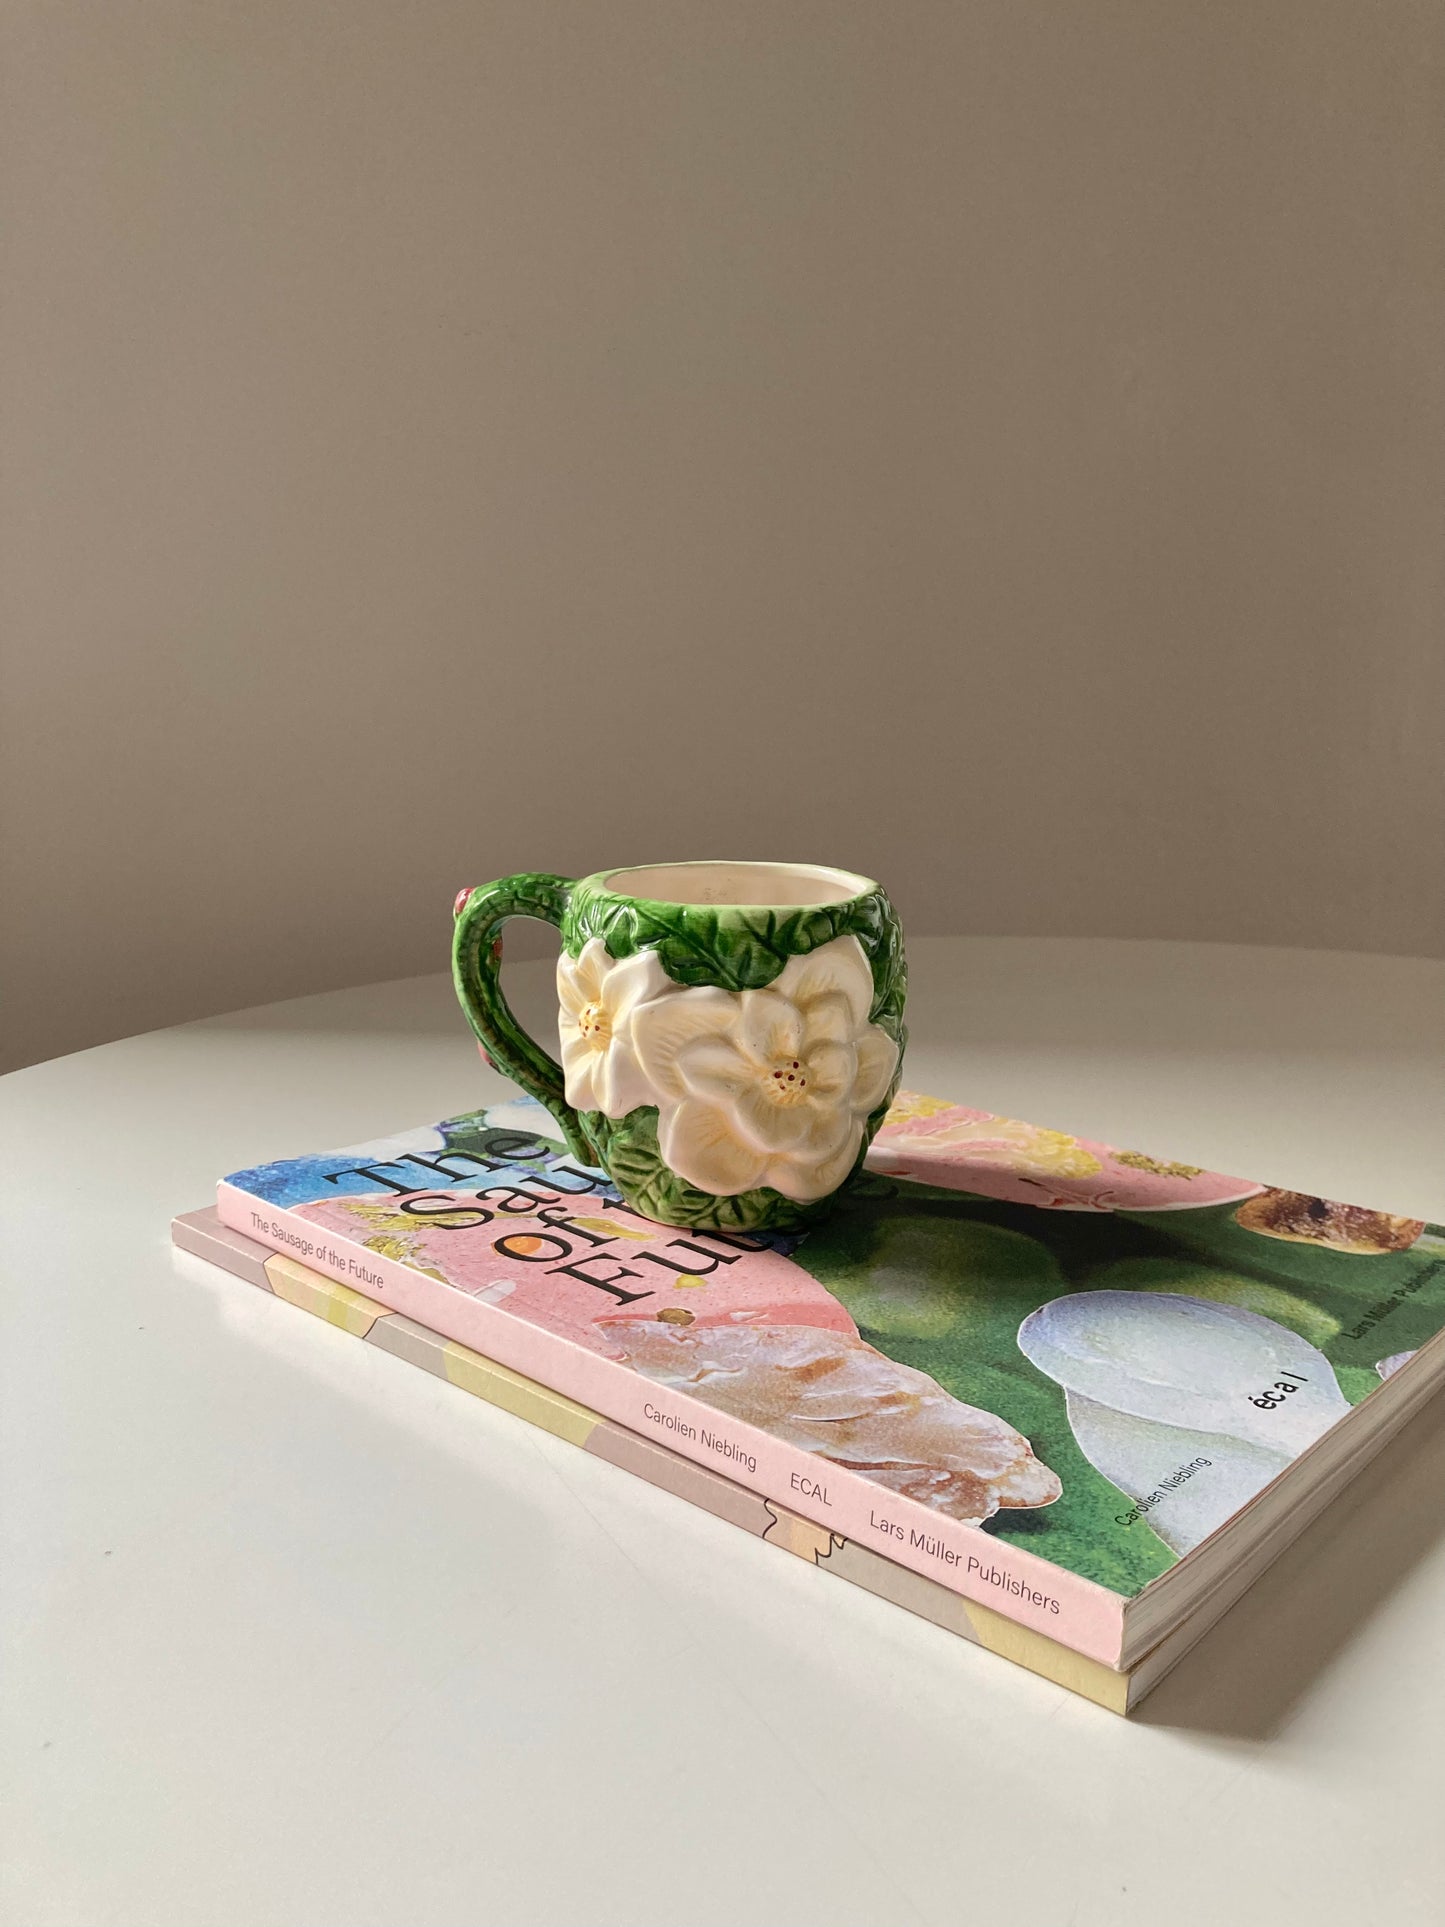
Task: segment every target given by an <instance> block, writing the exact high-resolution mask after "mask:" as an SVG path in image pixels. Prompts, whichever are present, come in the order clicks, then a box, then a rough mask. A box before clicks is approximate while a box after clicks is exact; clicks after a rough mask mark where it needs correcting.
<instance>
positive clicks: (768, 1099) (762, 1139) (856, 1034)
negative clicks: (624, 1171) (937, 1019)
mask: <svg viewBox="0 0 1445 1927" xmlns="http://www.w3.org/2000/svg"><path fill="white" fill-rule="evenodd" d="M872 1001H873V973H872V971H871V970H870V969H869V967H868V959H867V957H866V956H865V955H864V954H863V946H862V945H861V944H860V943H859V941H858V939H857V938H856V937H835V938H834V939H833V941H832V942H831V943H826V944H823V945H821V946H820V947H819V948H818V949H817V950H813V951H810V952H809V954H808V955H807V956H806V957H793V958H790V959H789V961H788V963H787V964H786V965H785V966H784V967H783V970H782V972H781V974H780V975H779V976H778V977H777V978H776V979H775V980H774V982H773V983H772V985H771V986H770V987H769V988H768V989H766V990H742V991H728V990H718V989H714V988H702V989H693V990H675V991H674V993H673V994H672V995H671V996H666V997H660V998H657V999H655V1000H654V1001H652V1002H650V1003H646V1004H641V1005H639V1006H638V1007H637V1009H636V1010H635V1011H634V1013H633V1017H632V1041H633V1048H634V1050H635V1052H636V1056H637V1061H638V1063H639V1064H640V1065H641V1067H642V1071H643V1073H644V1075H645V1077H646V1079H647V1082H648V1084H649V1085H650V1086H651V1090H652V1095H651V1096H650V1097H649V1098H648V1099H647V1100H646V1101H647V1102H649V1103H654V1104H656V1105H657V1106H658V1108H659V1118H658V1130H657V1137H658V1146H659V1149H660V1150H661V1152H662V1155H663V1157H664V1158H665V1159H666V1160H667V1162H668V1164H669V1165H671V1167H672V1169H673V1170H674V1171H676V1172H677V1174H678V1176H679V1177H681V1178H685V1179H686V1180H687V1182H688V1183H689V1184H695V1185H697V1186H698V1187H699V1189H701V1190H703V1191H710V1192H712V1193H713V1194H714V1195H715V1196H733V1195H735V1194H736V1193H737V1192H739V1191H751V1190H752V1189H753V1188H754V1187H755V1186H757V1185H769V1186H771V1188H772V1189H773V1190H775V1191H780V1192H781V1193H782V1195H783V1196H784V1197H785V1198H792V1199H793V1200H795V1201H796V1202H798V1203H804V1202H807V1201H809V1200H811V1199H813V1198H821V1197H825V1196H826V1195H827V1194H828V1193H829V1192H830V1191H833V1190H836V1188H837V1187H838V1185H839V1184H841V1183H842V1181H843V1179H844V1178H845V1177H846V1176H847V1174H848V1172H849V1170H850V1169H851V1168H852V1165H853V1161H854V1159H855V1158H856V1157H857V1155H858V1147H859V1145H860V1143H861V1142H862V1138H863V1124H864V1120H865V1119H866V1118H867V1116H868V1114H869V1112H870V1111H873V1110H875V1109H876V1108H877V1107H878V1105H879V1104H881V1103H882V1101H883V1097H884V1095H885V1093H886V1092H887V1089H888V1086H889V1084H890V1082H891V1081H892V1078H893V1073H894V1070H895V1069H896V1067H897V1064H898V1046H897V1044H895V1043H894V1041H893V1039H892V1038H891V1037H890V1036H889V1035H888V1034H887V1032H886V1031H884V1030H883V1029H881V1028H880V1027H879V1026H878V1025H877V1024H870V1023H869V1021H868V1012H869V1008H870V1006H871V1004H872Z"/></svg>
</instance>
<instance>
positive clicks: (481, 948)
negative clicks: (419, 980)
mask: <svg viewBox="0 0 1445 1927" xmlns="http://www.w3.org/2000/svg"><path fill="white" fill-rule="evenodd" d="M574 881H575V879H574V878H572V877H559V876H551V875H548V874H546V873H542V874H535V873H534V874H532V875H529V876H515V877H503V878H502V879H501V881H500V882H498V883H484V884H483V885H482V886H481V888H480V889H478V890H463V891H462V893H461V895H460V896H459V897H458V898H457V900H456V905H455V914H456V928H455V930H454V932H453V935H452V980H453V982H454V983H455V984H456V987H457V996H458V997H459V998H460V999H461V1004H462V1008H463V1010H465V1011H466V1013H467V1017H468V1019H469V1021H470V1023H471V1026H472V1029H473V1030H474V1031H475V1032H476V1033H477V1036H478V1037H479V1038H480V1039H481V1043H482V1048H483V1049H484V1050H485V1051H486V1053H487V1056H488V1057H489V1058H490V1059H491V1060H492V1062H493V1063H494V1064H495V1065H496V1067H497V1069H498V1070H499V1071H501V1072H502V1074H503V1075H504V1076H506V1077H510V1078H512V1079H513V1081H514V1082H515V1083H518V1084H520V1085H521V1087H522V1089H523V1090H524V1091H527V1092H529V1093H530V1095H531V1096H533V1097H535V1098H538V1099H540V1100H541V1102H542V1103H543V1104H545V1105H546V1106H547V1109H548V1110H549V1111H550V1112H551V1113H552V1115H553V1117H555V1118H556V1120H557V1122H558V1123H559V1124H560V1125H561V1126H562V1129H563V1131H564V1132H565V1133H566V1136H567V1143H568V1146H569V1147H570V1149H571V1150H572V1152H573V1154H574V1155H575V1156H577V1157H579V1158H581V1159H583V1160H584V1162H586V1163H588V1164H591V1163H592V1162H593V1159H594V1156H595V1154H594V1152H593V1151H592V1149H591V1147H590V1145H589V1144H588V1142H587V1139H586V1137H585V1136H584V1134H583V1132H582V1129H581V1126H580V1124H579V1123H578V1119H577V1113H576V1111H574V1110H573V1108H572V1106H571V1105H570V1104H569V1103H568V1102H567V1092H566V1087H565V1085H564V1082H563V1077H562V1066H561V1065H560V1064H559V1063H558V1062H557V1060H556V1058H555V1057H552V1056H551V1055H550V1054H549V1053H548V1052H547V1051H544V1050H543V1048H542V1046H541V1045H540V1044H539V1043H538V1042H537V1040H536V1039H535V1038H534V1037H529V1036H528V1034H527V1032H526V1031H524V1030H523V1028H522V1026H521V1025H520V1024H519V1023H518V1022H517V1019H516V1018H515V1017H514V1016H513V1014H512V1008H511V1005H510V1004H509V1003H508V1002H507V1000H506V998H505V997H504V996H503V994H502V982H501V966H502V945H501V941H500V933H501V928H502V925H503V924H504V923H506V922H507V921H508V919H509V918H511V917H535V918H536V919H537V921H538V922H539V923H552V924H556V925H557V927H558V928H559V929H560V928H561V924H562V918H563V916H564V915H565V914H566V910H567V903H568V900H569V898H570V896H571V894H572V886H573V883H574Z"/></svg>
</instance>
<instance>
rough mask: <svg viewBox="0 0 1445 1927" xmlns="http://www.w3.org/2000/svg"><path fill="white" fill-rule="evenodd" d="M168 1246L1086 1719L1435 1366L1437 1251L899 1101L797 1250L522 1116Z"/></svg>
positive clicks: (242, 1213)
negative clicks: (1033, 1682) (667, 1198)
mask: <svg viewBox="0 0 1445 1927" xmlns="http://www.w3.org/2000/svg"><path fill="white" fill-rule="evenodd" d="M173 1237H174V1240H175V1242H176V1244H177V1245H179V1246H181V1247H182V1248H183V1249H185V1250H187V1251H189V1252H192V1253H194V1254H195V1255H197V1256H198V1257H200V1258H203V1259H206V1260H208V1261H210V1262H211V1263H213V1264H216V1265H220V1266H222V1267H224V1268H225V1269H226V1270H228V1271H230V1272H232V1273H233V1274H235V1276H237V1277H238V1278H240V1279H244V1280H246V1281H247V1282H248V1283H250V1284H252V1285H256V1286H259V1287H261V1288H262V1289H263V1290H266V1291H269V1292H271V1293H272V1294H273V1295H274V1296H276V1297H278V1298H282V1299H285V1300H287V1301H288V1302H289V1303H291V1304H293V1305H296V1306H300V1307H301V1308H302V1309H304V1310H307V1311H311V1312H313V1313H315V1314H316V1315H318V1316H320V1317H322V1318H325V1319H326V1320H327V1321H328V1322H329V1323H331V1324H333V1325H335V1326H337V1327H339V1328H340V1329H341V1330H343V1331H346V1332H349V1333H350V1334H352V1335H353V1336H354V1337H356V1338H359V1339H361V1340H362V1341H363V1342H365V1343H367V1344H373V1345H379V1346H381V1347H382V1348H383V1349H384V1350H387V1351H389V1352H391V1353H393V1354H394V1355H396V1356H397V1357H400V1358H403V1359H406V1360H407V1361H408V1362H410V1363H412V1364H414V1365H418V1366H420V1367H421V1368H422V1369H423V1370H426V1371H429V1372H432V1373H435V1374H436V1375H438V1376H440V1377H443V1378H445V1379H447V1380H448V1381H449V1382H450V1383H452V1384H454V1385H456V1386H458V1387H459V1388H460V1389H462V1390H464V1391H468V1392H471V1393H472V1394H473V1395H474V1396H477V1397H480V1398H484V1399H487V1400H488V1401H490V1402H491V1403H493V1404H496V1405H500V1406H502V1407H504V1408H505V1409H507V1410H509V1411H511V1412H514V1413H516V1414H518V1415H519V1416H520V1417H522V1418H525V1419H528V1420H530V1421H531V1422H532V1423H534V1424H538V1425H541V1426H544V1427H545V1428H546V1429H547V1430H549V1431H551V1432H553V1433H555V1434H556V1435H558V1436H560V1437H563V1438H566V1439H568V1440H570V1441H572V1442H573V1443H575V1444H576V1445H578V1446H580V1447H581V1448H582V1449H583V1450H585V1451H588V1452H591V1453H593V1454H595V1455H597V1456H600V1457H602V1458H605V1459H608V1460H609V1461H610V1462H611V1463H613V1464H614V1465H617V1466H619V1467H621V1468H623V1469H625V1470H627V1471H630V1472H634V1473H636V1474H637V1475H638V1476H639V1477H641V1478H644V1479H646V1480H648V1481H649V1482H650V1483H652V1484H654V1485H657V1486H661V1487H663V1488H664V1489H665V1490H667V1491H669V1492H672V1493H674V1494H676V1495H677V1496H678V1497H679V1498H681V1499H686V1500H690V1501H691V1502H692V1503H694V1504H696V1505H701V1506H703V1507H705V1508H706V1509H707V1510H709V1511H711V1512H713V1513H716V1514H717V1515H718V1516H719V1517H722V1518H725V1519H728V1520H730V1521H732V1522H733V1523H734V1524H737V1525H739V1526H742V1527H743V1528H744V1529H745V1530H747V1531H750V1532H752V1533H754V1534H756V1535H757V1536H759V1537H761V1538H763V1539H764V1540H766V1541H767V1542H768V1543H769V1544H771V1545H777V1546H780V1547H782V1548H783V1549H784V1550H786V1551H789V1552H792V1553H794V1554H795V1555H797V1556H800V1557H802V1558H805V1559H807V1560H809V1561H810V1562H811V1563H813V1564H815V1565H817V1566H819V1567H821V1568H823V1569H824V1570H826V1571H829V1572H832V1573H835V1574H837V1575H838V1576H840V1577H842V1578H845V1579H848V1580H851V1581H852V1582H853V1583H854V1584H856V1585H861V1586H864V1587H866V1588H867V1589H868V1590H869V1591H870V1592H874V1593H876V1594H879V1595H881V1596H882V1597H884V1598H887V1599H890V1600H893V1601H894V1602H896V1603H897V1604H898V1605H900V1606H903V1607H905V1608H907V1609H908V1610H909V1611H912V1612H915V1613H919V1614H921V1615H923V1616H924V1617H926V1618H928V1619H931V1620H933V1621H934V1622H935V1623H936V1624H938V1625H940V1626H943V1627H945V1628H947V1629H948V1630H949V1631H951V1632H953V1633H955V1634H957V1635H959V1636H960V1637H962V1638H965V1639H968V1640H970V1641H972V1642H974V1643H976V1644H978V1645H982V1646H985V1647H987V1648H988V1649H989V1650H990V1651H992V1652H996V1653H999V1654H1001V1655H1002V1656H1003V1657H1005V1658H1008V1659H1011V1660H1014V1661H1015V1662H1017V1663H1019V1664H1021V1665H1024V1666H1027V1667H1029V1668H1030V1669H1032V1670H1033V1671H1035V1672H1037V1673H1040V1674H1042V1675H1044V1676H1045V1677H1047V1678H1049V1679H1051V1680H1054V1681H1056V1682H1057V1683H1058V1684H1060V1685H1062V1686H1065V1687H1067V1688H1069V1689H1070V1690H1072V1691H1074V1692H1077V1693H1081V1694H1083V1695H1084V1696H1085V1697H1087V1698H1089V1699H1091V1700H1094V1701H1095V1702H1096V1703H1098V1704H1099V1705H1102V1706H1105V1707H1108V1708H1110V1709H1112V1710H1113V1711H1116V1712H1120V1713H1124V1712H1127V1711H1129V1710H1130V1709H1131V1708H1132V1707H1134V1706H1136V1705H1137V1704H1138V1703H1139V1701H1140V1700H1141V1699H1142V1697H1143V1696H1144V1694H1145V1693H1147V1692H1148V1691H1149V1690H1150V1688H1151V1687H1153V1686H1154V1685H1155V1684H1156V1683H1157V1682H1158V1681H1159V1680H1160V1679H1162V1678H1163V1676H1164V1675H1165V1673H1166V1672H1168V1671H1169V1670H1170V1668H1171V1667H1173V1666H1174V1665H1175V1664H1176V1663H1177V1662H1178V1660H1179V1659H1180V1658H1182V1657H1183V1655H1184V1654H1185V1653H1186V1652H1187V1651H1188V1650H1189V1648H1190V1647H1191V1646H1193V1645H1194V1644H1195V1642H1196V1641H1197V1640H1198V1639H1199V1638H1200V1637H1202V1635H1203V1634H1204V1633H1205V1632H1206V1631H1207V1630H1208V1629H1209V1627H1210V1626H1212V1625H1213V1624H1214V1623H1215V1622H1216V1621H1217V1620H1218V1618H1219V1617H1220V1615H1221V1614H1222V1613H1224V1612H1225V1611H1226V1610H1227V1609H1228V1607H1229V1606H1230V1605H1231V1604H1232V1603H1233V1602H1234V1601H1235V1600H1236V1599H1237V1598H1238V1597H1239V1596H1240V1594H1241V1593H1242V1592H1243V1591H1244V1590H1245V1589H1246V1588H1247V1587H1248V1586H1249V1585H1251V1584H1252V1583H1253V1581H1254V1580H1255V1579H1256V1578H1257V1577H1258V1576H1259V1575H1260V1573H1261V1572H1263V1571H1264V1570H1265V1568H1266V1567H1267V1566H1268V1565H1269V1564H1270V1563H1271V1561H1272V1560H1274V1559H1275V1558H1276V1557H1277V1556H1278V1555H1279V1553H1280V1552H1282V1551H1283V1550H1284V1548H1285V1547H1286V1546H1287V1545H1288V1544H1289V1543H1290V1542H1291V1540H1293V1539H1294V1538H1295V1537H1296V1536H1297V1535H1298V1533H1299V1532H1300V1531H1302V1530H1303V1528H1304V1527H1305V1526H1306V1525H1307V1524H1308V1523H1309V1522H1310V1520H1311V1519H1313V1518H1314V1517H1315V1516H1316V1515H1317V1514H1318V1513H1319V1512H1320V1511H1321V1510H1322V1509H1323V1507H1325V1506H1326V1505H1327V1504H1328V1503H1329V1502H1330V1500H1331V1499H1332V1498H1333V1497H1334V1496H1335V1494H1336V1493H1338V1492H1339V1491H1340V1490H1341V1488H1342V1487H1343V1486H1344V1485H1345V1484H1346V1483H1347V1482H1348V1480H1349V1479H1351V1478H1352V1477H1353V1476H1354V1474H1355V1473H1356V1472H1357V1471H1359V1469H1360V1468H1361V1467H1362V1466H1363V1465H1364V1464H1365V1463H1366V1462H1367V1460H1368V1459H1369V1458H1370V1457H1371V1456H1372V1455H1373V1454H1374V1453H1375V1452H1376V1451H1377V1450H1378V1449H1379V1448H1380V1446H1381V1445H1382V1444H1383V1443H1384V1442H1385V1441H1386V1439H1388V1438H1389V1437H1390V1436H1391V1435H1392V1434H1393V1433H1394V1432H1395V1431H1397V1430H1398V1429H1399V1427H1400V1426H1402V1425H1403V1424H1404V1423H1405V1422H1406V1420H1407V1419H1409V1418H1410V1417H1411V1416H1412V1415H1413V1413H1414V1412H1415V1411H1416V1410H1417V1409H1418V1408H1419V1406H1420V1405H1421V1404H1422V1403H1423V1402H1424V1400H1425V1399H1426V1398H1428V1397H1429V1395H1430V1394H1431V1392H1432V1391H1433V1390H1435V1388H1436V1387H1437V1385H1438V1384H1439V1381H1440V1378H1441V1376H1442V1373H1445V1343H1442V1340H1441V1333H1442V1330H1445V1233H1442V1230H1441V1228H1440V1227H1438V1226H1432V1225H1427V1224H1424V1223H1422V1222H1421V1221H1419V1220H1417V1219H1408V1218H1401V1217H1397V1216H1391V1215H1389V1214H1387V1213H1383V1212H1378V1211H1371V1210H1367V1209H1364V1208H1361V1207H1356V1206H1348V1205H1339V1204H1335V1203H1332V1202H1330V1201H1329V1200H1325V1199H1320V1198H1313V1197H1307V1196H1304V1195H1302V1194H1300V1193H1296V1192H1291V1191H1285V1190H1279V1189H1275V1188H1271V1187H1269V1186H1266V1185H1263V1184H1259V1183H1255V1182H1251V1181H1247V1180H1242V1179H1236V1178H1229V1177H1224V1176H1222V1175H1220V1174H1219V1173H1215V1172H1210V1171H1205V1170H1202V1169H1200V1168H1197V1167H1195V1166H1192V1165H1188V1164H1182V1163H1178V1162H1175V1161H1170V1160H1161V1159H1156V1158H1152V1157H1149V1156H1147V1155H1145V1154H1143V1153H1140V1152H1134V1151H1121V1150H1118V1149H1115V1148H1114V1147H1112V1146H1109V1145H1104V1144H1099V1143H1094V1142H1091V1141H1089V1140H1087V1139H1081V1138H1077V1137H1073V1136H1071V1135H1069V1134H1067V1133H1064V1132H1059V1131H1051V1130H1045V1129H1041V1128H1039V1127H1037V1126H1033V1125H1027V1124H1023V1123H1020V1122H1017V1121H1016V1120H1013V1119H1008V1118H1000V1117H996V1116H993V1115H990V1114H989V1113H986V1112H982V1111H976V1110H971V1109H968V1108H966V1107H964V1106H962V1105H958V1104H954V1103H951V1102H949V1101H948V1100H946V1099H942V1098H934V1097H928V1096H923V1095H920V1094H917V1093H908V1092H904V1093H901V1094H900V1096H899V1097H898V1099H897V1101H896V1102H895V1104H894V1106H893V1108H892V1110H891V1111H890V1112H889V1115H888V1118H887V1120H886V1122H885V1123H884V1126H883V1128H882V1129H881V1131H880V1132H879V1134H878V1136H877V1138H876V1139H875V1141H874V1144H873V1146H872V1149H871V1151H870V1153H869V1156H868V1161H867V1166H866V1168H865V1170H864V1172H863V1173H862V1174H861V1175H860V1176H859V1178H858V1179H856V1180H855V1182H854V1183H853V1185H852V1186H851V1187H850V1188H849V1190H848V1191H847V1193H846V1194H845V1195H844V1196H843V1197H842V1198H841V1199H840V1201H839V1204H838V1206H837V1208H836V1210H835V1211H834V1212H833V1213H832V1215H831V1216H830V1217H829V1218H828V1219H827V1220H826V1221H825V1222H824V1223H823V1224H821V1225H820V1226H818V1227H816V1228H814V1229H811V1230H809V1231H808V1232H806V1233H804V1234H802V1235H790V1236H778V1235H762V1234H748V1235H740V1234H732V1233H729V1234H726V1235H724V1234H720V1233H716V1232H695V1231H677V1230H672V1229H669V1228H668V1227H665V1226H661V1225H657V1224H654V1223H652V1222H651V1221H649V1220H647V1219H644V1218H640V1217H638V1216H636V1215H635V1214H634V1213H632V1212H630V1211H628V1210H627V1209H626V1208H625V1207H624V1206H623V1204H622V1202H621V1200H620V1198H619V1197H618V1194H617V1193H616V1192H615V1191H614V1190H613V1189H612V1188H611V1186H610V1184H609V1182H608V1180H607V1178H606V1177H605V1175H604V1174H603V1173H602V1172H600V1171H597V1170H592V1169H589V1168H587V1167H586V1166H583V1165H581V1164H579V1163H578V1162H577V1161H576V1160H575V1159H574V1158H573V1157H572V1156H571V1155H570V1154H569V1152H568V1151H567V1149H566V1147H565V1145H564V1144H563V1143H562V1141H561V1138H560V1133H559V1131H558V1127H557V1125H556V1124H555V1122H554V1120H553V1119H552V1117H551V1116H550V1114H549V1113H548V1112H547V1111H546V1110H544V1109H543V1108H542V1107H541V1106H540V1105H537V1104H535V1103H533V1102H532V1100H530V1099H528V1098H525V1097H522V1096H520V1095H519V1096H516V1097H514V1098H512V1099H509V1100H508V1101H506V1102H503V1103H500V1104H495V1105H491V1106H488V1107H487V1108H486V1109H484V1110H480V1111H476V1112H472V1113H469V1114H467V1115H465V1116H462V1117H455V1118H449V1119H446V1120H444V1121H443V1122H442V1123H440V1124H437V1125H435V1126H428V1127H424V1128H422V1129H420V1130H414V1131H409V1132H406V1133H404V1134H402V1135H401V1136H398V1137H395V1138H389V1139H386V1140H383V1141H379V1142H373V1143H368V1144H363V1145H356V1146H352V1147H351V1148H349V1149H347V1150H343V1151H339V1152H333V1153H325V1154H322V1155H319V1156H305V1157H295V1158H287V1159H283V1160H280V1161H279V1162H276V1163H272V1164H266V1165H262V1166H258V1167H256V1168H254V1169H251V1170H247V1171H239V1172H235V1173H233V1174H232V1175H231V1176H230V1177H228V1178H226V1179H225V1180H224V1181H223V1182H222V1183H221V1184H220V1185H219V1186H218V1190H217V1200H216V1204H215V1206H214V1207H213V1208H211V1209H208V1210H205V1211H198V1212H192V1213H190V1214H188V1215H186V1216H183V1217H179V1218H177V1219H176V1220H175V1222H174V1225H173Z"/></svg>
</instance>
